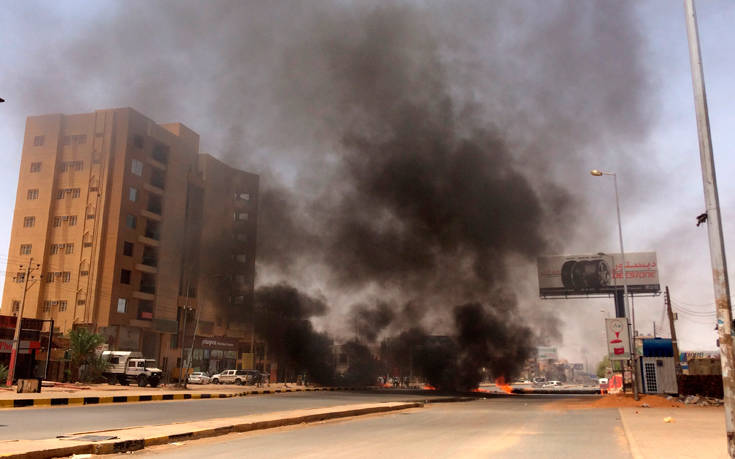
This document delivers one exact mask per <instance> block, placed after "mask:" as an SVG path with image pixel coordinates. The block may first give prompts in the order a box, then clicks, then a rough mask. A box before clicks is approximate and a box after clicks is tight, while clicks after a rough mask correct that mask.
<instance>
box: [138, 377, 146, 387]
mask: <svg viewBox="0 0 735 459" xmlns="http://www.w3.org/2000/svg"><path fill="white" fill-rule="evenodd" d="M147 385H148V377H147V376H146V375H140V376H138V387H145V386H147Z"/></svg>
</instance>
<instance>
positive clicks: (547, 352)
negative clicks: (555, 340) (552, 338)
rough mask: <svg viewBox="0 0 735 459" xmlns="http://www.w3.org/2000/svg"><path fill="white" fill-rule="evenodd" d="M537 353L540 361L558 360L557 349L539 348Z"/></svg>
mask: <svg viewBox="0 0 735 459" xmlns="http://www.w3.org/2000/svg"><path fill="white" fill-rule="evenodd" d="M536 352H537V357H536V358H537V359H538V360H557V356H556V348H555V347H546V346H539V347H537V348H536Z"/></svg>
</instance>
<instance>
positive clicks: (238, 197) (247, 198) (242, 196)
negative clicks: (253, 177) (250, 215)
mask: <svg viewBox="0 0 735 459" xmlns="http://www.w3.org/2000/svg"><path fill="white" fill-rule="evenodd" d="M235 200H236V201H237V200H240V201H250V193H235Z"/></svg>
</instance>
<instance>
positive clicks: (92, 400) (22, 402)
mask: <svg viewBox="0 0 735 459" xmlns="http://www.w3.org/2000/svg"><path fill="white" fill-rule="evenodd" d="M366 389H367V388H365V387H306V388H298V387H294V388H283V389H258V390H248V391H243V392H234V393H175V394H150V395H117V396H111V397H49V398H20V399H14V400H0V408H26V407H31V406H39V407H46V408H48V407H50V406H75V405H99V404H103V403H127V402H160V401H167V400H201V399H215V398H233V397H245V396H247V395H264V394H278V393H285V392H311V391H346V390H366Z"/></svg>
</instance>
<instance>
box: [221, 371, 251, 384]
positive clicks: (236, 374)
mask: <svg viewBox="0 0 735 459" xmlns="http://www.w3.org/2000/svg"><path fill="white" fill-rule="evenodd" d="M250 371H252V370H225V371H223V372H221V373H218V374H216V375H214V376H212V382H213V383H214V384H237V385H243V384H248V383H249V382H250V380H251V379H252V376H251V374H250V373H249V372H250Z"/></svg>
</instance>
